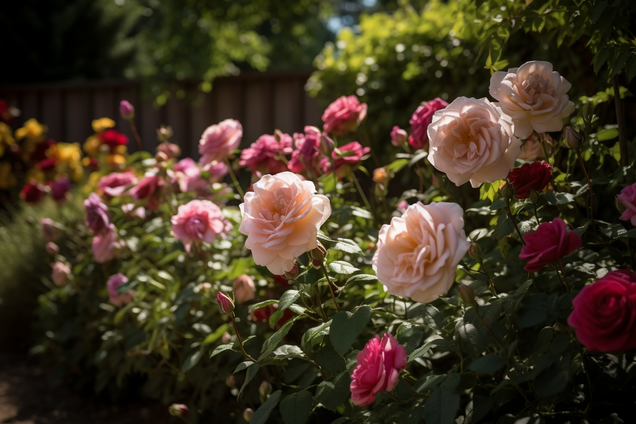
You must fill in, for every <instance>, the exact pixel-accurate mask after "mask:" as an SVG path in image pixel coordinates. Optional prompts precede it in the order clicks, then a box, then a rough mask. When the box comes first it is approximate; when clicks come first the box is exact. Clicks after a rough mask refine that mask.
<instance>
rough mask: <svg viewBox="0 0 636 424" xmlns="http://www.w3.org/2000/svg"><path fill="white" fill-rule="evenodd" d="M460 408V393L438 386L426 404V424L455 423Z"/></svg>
mask: <svg viewBox="0 0 636 424" xmlns="http://www.w3.org/2000/svg"><path fill="white" fill-rule="evenodd" d="M458 409H459V395H458V394H457V393H454V392H452V391H450V390H448V389H447V388H445V387H438V388H437V389H436V390H435V391H434V392H433V393H432V394H431V396H430V397H429V398H428V400H427V401H426V404H425V405H424V419H425V420H426V424H453V423H454V422H455V416H456V415H457V410H458Z"/></svg>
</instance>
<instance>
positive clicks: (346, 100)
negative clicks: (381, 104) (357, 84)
mask: <svg viewBox="0 0 636 424" xmlns="http://www.w3.org/2000/svg"><path fill="white" fill-rule="evenodd" d="M365 116H367V104H366V103H360V101H359V100H358V98H357V97H356V96H354V95H351V96H342V97H339V98H338V99H336V100H335V101H334V102H333V103H332V104H330V105H329V107H327V109H326V110H325V113H323V114H322V122H324V123H325V124H324V125H323V127H322V128H323V129H324V130H325V132H328V133H332V134H334V135H338V136H340V135H347V134H348V133H350V132H351V131H355V130H356V129H357V128H358V125H360V122H362V120H363V119H364V117H365Z"/></svg>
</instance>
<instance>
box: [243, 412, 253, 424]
mask: <svg viewBox="0 0 636 424" xmlns="http://www.w3.org/2000/svg"><path fill="white" fill-rule="evenodd" d="M253 416H254V410H253V409H252V408H246V409H245V411H243V419H244V420H245V421H247V422H248V423H249V422H250V421H252V417H253Z"/></svg>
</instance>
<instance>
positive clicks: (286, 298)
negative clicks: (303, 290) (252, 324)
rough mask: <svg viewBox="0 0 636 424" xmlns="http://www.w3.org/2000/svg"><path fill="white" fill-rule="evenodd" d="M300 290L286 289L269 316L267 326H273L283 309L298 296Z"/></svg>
mask: <svg viewBox="0 0 636 424" xmlns="http://www.w3.org/2000/svg"><path fill="white" fill-rule="evenodd" d="M299 297H300V292H299V291H298V290H287V291H286V292H285V293H283V295H282V296H281V297H280V300H279V301H278V310H277V311H276V312H274V313H273V314H272V315H271V316H270V317H269V326H270V327H271V328H274V326H275V325H276V324H277V323H278V321H279V320H280V319H281V318H282V316H283V314H284V313H285V310H286V309H287V308H289V307H290V306H291V305H292V304H293V303H294V302H295V301H296V300H298V298H299Z"/></svg>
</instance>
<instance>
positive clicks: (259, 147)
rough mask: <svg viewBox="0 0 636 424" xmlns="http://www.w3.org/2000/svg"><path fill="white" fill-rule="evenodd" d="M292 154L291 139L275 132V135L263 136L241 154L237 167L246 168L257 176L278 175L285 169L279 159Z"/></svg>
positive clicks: (283, 163)
mask: <svg viewBox="0 0 636 424" xmlns="http://www.w3.org/2000/svg"><path fill="white" fill-rule="evenodd" d="M291 152H292V137H291V136H290V135H289V134H285V133H282V132H280V131H276V134H275V135H269V134H263V135H262V136H260V137H259V138H258V139H257V140H256V141H255V142H254V143H252V145H251V146H250V147H248V148H247V149H245V150H243V151H242V152H241V161H240V162H239V165H241V166H247V167H248V168H249V169H250V170H251V171H252V172H254V173H256V174H258V175H259V176H261V175H263V174H278V173H279V172H283V171H285V170H286V169H287V165H286V164H285V162H284V161H282V160H281V157H283V156H285V155H288V154H290V153H291Z"/></svg>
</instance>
